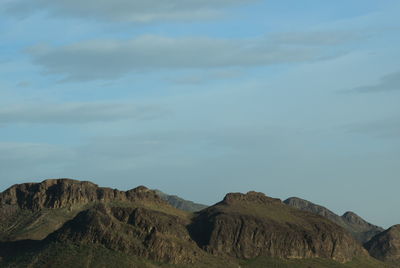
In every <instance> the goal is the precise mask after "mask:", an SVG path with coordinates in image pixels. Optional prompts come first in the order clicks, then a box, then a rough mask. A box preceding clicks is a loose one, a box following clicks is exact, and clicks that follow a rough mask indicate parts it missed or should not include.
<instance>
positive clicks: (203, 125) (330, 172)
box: [0, 0, 400, 227]
mask: <svg viewBox="0 0 400 268" xmlns="http://www.w3.org/2000/svg"><path fill="white" fill-rule="evenodd" d="M399 13H400V2H399V1H398V0H384V1H376V0H337V1H320V0H303V1H289V0H283V1H282V0H279V1H278V0H271V1H267V0H265V1H263V0H190V1H188V0H171V1H164V0H147V1H138V0H112V1H111V0H86V1H77V0H58V1H53V0H37V1H30V0H0V191H2V190H5V189H6V188H8V187H10V186H11V185H13V184H16V183H23V182H39V181H42V180H44V179H48V178H74V179H79V180H90V181H93V182H95V183H97V184H99V185H100V186H108V187H113V188H114V187H115V188H119V189H121V190H126V189H131V188H134V187H136V186H139V185H145V186H147V187H149V188H154V189H160V190H162V191H164V192H166V193H169V194H177V195H179V196H181V197H183V198H186V199H190V200H193V201H196V202H200V203H205V204H213V203H215V202H218V201H219V200H221V199H222V198H223V197H224V195H225V194H226V193H228V192H247V191H250V190H255V191H259V192H263V193H265V194H266V195H268V196H272V197H277V198H281V199H286V198H288V197H292V196H297V197H301V198H304V199H307V200H310V201H312V202H314V203H318V204H321V205H324V206H326V207H328V208H330V209H331V210H333V211H334V212H336V213H339V214H342V213H344V212H345V211H348V210H351V211H354V212H356V213H357V214H359V215H360V216H362V217H363V218H365V219H367V220H368V221H370V222H372V223H374V224H377V225H381V226H384V227H389V226H391V225H394V224H399V223H400V213H397V212H398V205H399V204H400V194H399V193H398V190H399V189H400V105H399V103H400V64H399V62H400V49H399V48H400V19H399V16H398V14H399Z"/></svg>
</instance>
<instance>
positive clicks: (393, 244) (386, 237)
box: [365, 224, 400, 263]
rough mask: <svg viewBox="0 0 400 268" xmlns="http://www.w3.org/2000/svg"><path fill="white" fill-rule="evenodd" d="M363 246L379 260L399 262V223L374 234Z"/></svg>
mask: <svg viewBox="0 0 400 268" xmlns="http://www.w3.org/2000/svg"><path fill="white" fill-rule="evenodd" d="M365 248H366V249H367V250H368V252H369V253H370V254H371V256H373V257H375V258H377V259H379V260H382V261H389V262H396V263H400V224H399V225H395V226H392V227H390V228H389V229H387V230H386V231H384V232H382V233H380V234H377V235H376V236H374V237H373V238H372V239H371V240H370V241H368V242H367V243H365Z"/></svg>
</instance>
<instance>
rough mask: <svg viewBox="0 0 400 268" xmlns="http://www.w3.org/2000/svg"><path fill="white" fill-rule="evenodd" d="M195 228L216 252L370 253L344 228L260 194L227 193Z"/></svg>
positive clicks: (345, 257) (340, 256) (346, 256)
mask: <svg viewBox="0 0 400 268" xmlns="http://www.w3.org/2000/svg"><path fill="white" fill-rule="evenodd" d="M190 231H191V232H192V236H193V237H194V239H195V240H196V241H197V243H198V245H199V246H200V247H202V248H203V249H205V250H206V251H208V252H210V253H212V254H214V255H228V256H233V257H237V258H245V259H250V258H255V257H258V256H271V257H280V258H329V259H333V260H336V261H339V262H346V261H349V260H351V259H352V258H353V257H354V256H367V252H366V251H365V250H364V249H363V248H362V247H361V246H360V245H359V244H358V243H357V242H356V241H355V240H354V239H353V238H352V237H351V236H350V235H349V234H348V233H347V232H346V231H345V230H343V229H342V228H341V227H340V226H338V225H336V224H334V223H332V222H331V221H328V220H326V219H324V218H323V217H321V216H318V215H314V214H311V213H308V212H303V211H300V210H297V209H293V208H291V207H289V206H286V205H285V204H283V203H282V202H281V201H280V200H279V199H274V198H270V197H267V196H265V195H264V194H262V193H256V192H249V193H247V194H240V193H234V194H228V195H227V196H226V197H225V198H224V200H223V201H222V202H220V203H218V204H216V205H214V206H211V207H209V208H207V209H205V210H203V211H201V212H199V213H198V214H197V217H196V218H195V219H194V222H193V223H192V225H191V226H190Z"/></svg>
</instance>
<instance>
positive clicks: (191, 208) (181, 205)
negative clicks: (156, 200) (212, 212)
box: [155, 190, 207, 212]
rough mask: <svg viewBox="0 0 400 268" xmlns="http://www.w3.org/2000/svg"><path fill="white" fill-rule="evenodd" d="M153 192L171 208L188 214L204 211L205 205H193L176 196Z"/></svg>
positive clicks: (157, 191)
mask: <svg viewBox="0 0 400 268" xmlns="http://www.w3.org/2000/svg"><path fill="white" fill-rule="evenodd" d="M155 191H156V193H157V194H158V195H159V196H160V197H161V198H162V199H163V200H165V201H167V202H168V203H169V204H170V205H171V206H173V207H175V208H177V209H182V210H184V211H188V212H196V211H200V210H202V209H205V208H206V207H207V206H206V205H203V204H198V203H194V202H192V201H189V200H185V199H183V198H180V197H179V196H176V195H168V194H165V193H163V192H161V191H159V190H155Z"/></svg>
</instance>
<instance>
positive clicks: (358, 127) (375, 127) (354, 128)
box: [346, 117, 400, 139]
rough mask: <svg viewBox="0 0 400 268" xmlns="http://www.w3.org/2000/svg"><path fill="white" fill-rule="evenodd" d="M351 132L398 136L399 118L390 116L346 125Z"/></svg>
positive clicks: (399, 130)
mask: <svg viewBox="0 0 400 268" xmlns="http://www.w3.org/2000/svg"><path fill="white" fill-rule="evenodd" d="M346 129H347V130H348V131H349V132H352V133H359V134H368V135H372V136H374V137H377V138H390V139H399V138H400V118H399V117H391V118H386V119H382V120H378V121H371V122H364V123H357V124H352V125H348V126H346Z"/></svg>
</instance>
